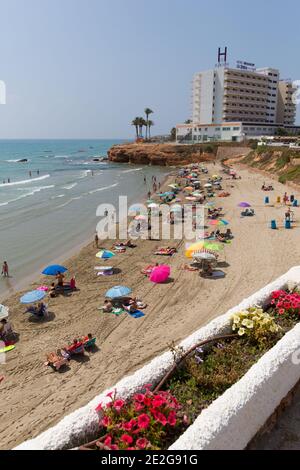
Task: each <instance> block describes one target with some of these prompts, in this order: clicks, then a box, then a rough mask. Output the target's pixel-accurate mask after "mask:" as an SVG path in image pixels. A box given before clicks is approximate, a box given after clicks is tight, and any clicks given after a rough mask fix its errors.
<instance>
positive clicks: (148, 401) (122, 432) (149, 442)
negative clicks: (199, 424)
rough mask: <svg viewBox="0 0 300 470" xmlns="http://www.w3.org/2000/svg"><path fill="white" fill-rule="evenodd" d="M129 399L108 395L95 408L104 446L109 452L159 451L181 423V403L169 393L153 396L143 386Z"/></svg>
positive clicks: (114, 393) (112, 394) (148, 388)
mask: <svg viewBox="0 0 300 470" xmlns="http://www.w3.org/2000/svg"><path fill="white" fill-rule="evenodd" d="M145 388H146V392H145V393H137V394H135V395H134V396H133V397H132V398H130V399H128V400H126V401H125V400H121V399H118V398H117V394H116V391H114V392H111V393H109V394H108V396H109V397H110V399H111V401H110V402H109V403H107V404H106V405H104V406H103V405H102V404H100V405H98V406H97V408H96V411H97V412H99V414H100V427H101V429H102V431H104V439H102V442H103V444H104V445H105V446H106V447H109V448H110V449H111V450H141V449H160V448H161V443H162V440H163V439H164V438H165V437H166V436H167V435H168V434H169V433H171V432H172V430H174V429H175V428H176V427H178V426H179V425H180V424H182V419H181V418H180V419H179V417H178V410H179V409H180V408H181V406H180V404H179V403H178V401H177V400H176V398H175V397H174V396H172V395H171V394H170V392H167V391H166V392H159V393H153V392H151V391H150V386H146V387H145Z"/></svg>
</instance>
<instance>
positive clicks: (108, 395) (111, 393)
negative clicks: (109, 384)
mask: <svg viewBox="0 0 300 470" xmlns="http://www.w3.org/2000/svg"><path fill="white" fill-rule="evenodd" d="M114 394H115V392H109V393H108V394H107V395H106V396H107V397H109V398H112V396H113V395H114Z"/></svg>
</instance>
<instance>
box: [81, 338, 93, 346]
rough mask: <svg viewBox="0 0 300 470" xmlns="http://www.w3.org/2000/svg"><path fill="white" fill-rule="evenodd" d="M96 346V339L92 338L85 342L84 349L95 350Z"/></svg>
mask: <svg viewBox="0 0 300 470" xmlns="http://www.w3.org/2000/svg"><path fill="white" fill-rule="evenodd" d="M95 344H96V338H91V339H87V340H86V341H84V342H83V347H84V349H90V348H93V347H94V346H95Z"/></svg>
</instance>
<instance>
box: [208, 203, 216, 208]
mask: <svg viewBox="0 0 300 470" xmlns="http://www.w3.org/2000/svg"><path fill="white" fill-rule="evenodd" d="M215 205H216V203H215V202H207V203H206V204H205V207H206V208H208V207H210V206H215Z"/></svg>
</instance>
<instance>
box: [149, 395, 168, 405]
mask: <svg viewBox="0 0 300 470" xmlns="http://www.w3.org/2000/svg"><path fill="white" fill-rule="evenodd" d="M165 402H166V400H165V399H164V398H162V397H160V396H157V397H155V398H154V400H153V401H152V406H153V408H160V407H161V406H162V405H164V404H165Z"/></svg>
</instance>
